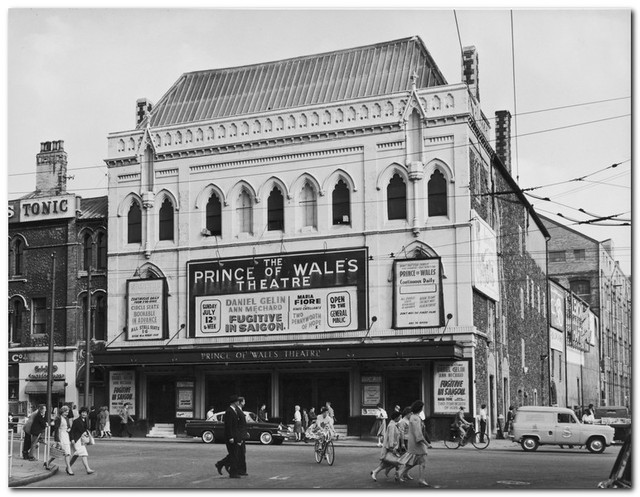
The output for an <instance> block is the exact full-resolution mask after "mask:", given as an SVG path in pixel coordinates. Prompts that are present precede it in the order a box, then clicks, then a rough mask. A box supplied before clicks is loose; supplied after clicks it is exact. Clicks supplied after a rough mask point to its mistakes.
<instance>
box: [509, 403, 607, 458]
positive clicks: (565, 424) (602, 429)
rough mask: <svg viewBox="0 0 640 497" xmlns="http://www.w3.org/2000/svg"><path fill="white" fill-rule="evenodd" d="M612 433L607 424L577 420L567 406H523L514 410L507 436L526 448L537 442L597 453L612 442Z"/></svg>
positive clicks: (535, 445) (535, 444)
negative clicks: (576, 447)
mask: <svg viewBox="0 0 640 497" xmlns="http://www.w3.org/2000/svg"><path fill="white" fill-rule="evenodd" d="M613 435H614V429H613V428H611V427H610V426H604V425H596V424H583V423H581V422H580V421H579V420H578V418H577V417H576V414H575V413H574V412H573V411H572V410H571V409H567V408H564V407H539V406H523V407H519V408H518V410H517V411H516V416H515V420H514V422H513V429H512V431H511V434H510V435H509V436H510V437H511V438H512V439H513V441H514V442H518V443H520V445H521V446H522V450H524V451H527V452H532V451H534V450H536V449H537V448H538V446H540V445H569V446H579V447H582V446H586V447H587V449H588V450H589V452H593V453H596V454H599V453H601V452H604V449H605V448H606V447H607V446H609V445H611V444H612V443H613Z"/></svg>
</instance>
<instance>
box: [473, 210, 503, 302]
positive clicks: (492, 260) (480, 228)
mask: <svg viewBox="0 0 640 497" xmlns="http://www.w3.org/2000/svg"><path fill="white" fill-rule="evenodd" d="M471 214H472V218H473V220H474V222H473V224H472V231H471V238H472V247H473V249H472V264H471V269H472V275H473V286H474V288H475V289H476V290H478V291H479V292H481V293H483V294H484V295H486V296H487V297H489V298H490V299H492V300H494V301H496V302H497V301H498V300H500V284H499V281H498V249H497V243H496V233H495V231H493V229H491V226H489V225H488V224H487V223H486V222H485V221H484V220H483V219H482V218H481V217H480V216H479V215H478V213H477V212H475V211H472V213H471Z"/></svg>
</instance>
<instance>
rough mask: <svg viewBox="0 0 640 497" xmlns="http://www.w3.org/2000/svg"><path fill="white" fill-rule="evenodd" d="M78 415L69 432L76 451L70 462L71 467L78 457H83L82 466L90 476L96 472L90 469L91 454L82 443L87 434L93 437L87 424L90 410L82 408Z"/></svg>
mask: <svg viewBox="0 0 640 497" xmlns="http://www.w3.org/2000/svg"><path fill="white" fill-rule="evenodd" d="M78 414H79V415H78V417H77V418H76V419H74V420H73V424H72V425H71V431H70V432H69V438H70V440H71V442H72V443H73V448H74V451H75V452H74V453H73V457H72V458H71V461H70V462H69V466H72V465H73V463H74V462H75V461H76V459H78V457H81V458H82V464H83V465H84V468H85V469H86V470H87V474H88V475H90V474H91V473H95V471H94V470H92V469H91V468H90V467H89V453H88V452H87V446H86V445H85V443H84V442H83V441H82V438H83V435H85V433H86V434H87V435H88V436H91V435H90V433H89V426H88V424H87V416H88V414H89V409H87V408H86V407H81V408H80V411H79V413H78Z"/></svg>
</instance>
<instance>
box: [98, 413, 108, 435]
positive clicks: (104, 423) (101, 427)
mask: <svg viewBox="0 0 640 497" xmlns="http://www.w3.org/2000/svg"><path fill="white" fill-rule="evenodd" d="M110 415H111V413H110V412H109V408H108V407H107V406H103V407H101V408H100V412H98V431H99V434H98V436H99V437H100V438H104V437H109V438H111V421H110V420H109V416H110Z"/></svg>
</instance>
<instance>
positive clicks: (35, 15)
mask: <svg viewBox="0 0 640 497" xmlns="http://www.w3.org/2000/svg"><path fill="white" fill-rule="evenodd" d="M266 5H268V4H266ZM342 5H349V3H348V2H347V3H343V4H342ZM16 7H19V5H18V6H16ZM294 8H295V7H289V8H282V9H276V8H274V7H271V8H268V9H264V10H256V9H255V8H254V9H252V8H242V9H239V10H234V9H231V8H221V7H217V8H189V9H175V8H168V7H167V8H159V9H136V8H127V9H122V8H117V9H106V10H104V9H102V10H101V9H93V8H83V9H78V8H73V9H68V8H65V9H63V8H56V9H42V8H31V9H24V8H12V9H8V10H7V24H8V28H7V67H8V77H7V82H6V84H7V96H8V99H7V133H6V139H7V144H6V145H7V156H6V159H7V164H8V166H7V173H8V181H7V187H6V194H7V196H8V199H13V198H17V197H20V196H22V195H24V194H26V193H28V192H31V191H33V190H34V189H35V156H36V154H37V153H38V152H39V150H40V143H41V142H44V141H51V140H64V142H65V150H66V151H67V154H68V160H69V166H68V174H69V175H71V176H73V179H71V180H69V182H68V190H69V191H71V192H74V193H77V194H79V195H81V196H83V197H93V196H100V195H106V193H107V192H106V186H107V176H106V174H107V168H106V166H105V163H104V160H105V159H106V158H107V135H108V134H109V133H112V132H117V131H125V130H130V129H132V128H133V127H134V126H135V104H136V100H137V99H139V98H141V97H147V98H149V99H150V100H151V101H152V102H158V101H159V100H160V98H161V97H162V96H163V95H164V93H165V92H166V91H167V90H169V88H170V87H171V85H173V83H174V82H175V81H176V80H177V79H178V78H179V77H180V75H181V74H183V73H185V72H191V71H196V70H204V69H216V68H224V67H233V66H240V65H246V64H254V63H260V62H268V61H272V60H279V59H284V58H289V57H297V56H302V55H309V54H314V53H321V52H327V51H333V50H339V49H346V48H351V47H356V46H361V45H368V44H372V43H378V42H384V41H390V40H395V39H398V38H404V37H408V36H414V35H417V36H420V37H421V38H422V40H423V41H424V42H425V44H426V46H427V49H428V50H429V52H430V53H431V55H432V56H433V58H434V60H435V62H436V64H437V65H438V67H439V68H440V70H441V72H442V73H443V74H444V76H445V78H446V80H447V82H448V83H451V84H454V83H459V82H460V81H461V55H460V53H461V49H460V47H461V45H462V46H465V47H466V46H469V45H474V46H475V47H476V49H477V51H478V55H479V66H478V69H479V85H480V104H481V108H482V110H483V112H484V114H485V116H486V117H487V118H488V119H489V120H490V122H491V124H492V125H493V117H494V114H495V112H496V111H498V110H508V111H509V112H510V113H511V114H512V115H513V118H512V135H513V137H512V164H513V166H512V167H513V173H514V176H516V177H517V180H518V183H519V184H520V186H521V187H522V188H533V187H539V186H544V185H548V184H550V183H560V184H557V185H555V186H547V187H544V188H537V189H535V190H531V191H530V193H531V194H535V195H537V196H539V197H543V198H544V197H547V198H549V199H550V200H548V201H547V200H538V199H536V198H533V197H530V201H531V202H532V204H533V205H534V207H535V208H536V210H537V211H538V212H539V213H540V214H543V215H547V216H549V217H552V218H553V219H559V218H557V217H556V215H555V214H557V213H562V214H563V215H564V216H565V217H566V218H571V219H573V220H577V221H582V220H587V219H589V217H588V216H586V215H585V214H583V213H581V212H579V211H578V209H584V210H586V211H588V212H589V213H592V214H596V215H598V216H612V215H619V218H620V219H626V220H629V219H630V218H631V150H632V149H631V140H632V134H631V133H632V128H631V122H632V121H631V112H632V104H631V94H632V82H631V76H632V36H631V35H632V31H631V17H632V11H631V10H629V9H628V8H617V9H610V10H603V9H596V8H593V7H585V8H578V7H571V8H568V9H565V10H559V9H552V8H550V7H546V8H540V9H537V10H525V9H524V8H515V9H514V10H513V11H509V10H506V9H507V7H502V8H500V7H498V8H493V9H489V8H475V9H472V8H470V7H466V8H458V7H456V8H455V10H454V9H453V8H452V7H450V8H443V7H440V8H430V9H416V8H411V9H409V8H399V7H398V8H389V7H385V8H383V6H381V5H380V4H378V5H377V6H375V5H374V7H371V8H366V7H361V6H355V7H353V8H348V9H344V8H343V9H336V8H335V7H333V10H332V9H328V8H324V9H305V10H294ZM492 139H493V132H492ZM613 164H619V165H618V166H617V167H615V168H613V167H611V166H612V165H613ZM591 173H595V174H593V175H591ZM585 175H589V176H588V177H587V178H585V179H584V180H582V181H569V180H573V179H576V178H580V177H583V176H585ZM561 221H562V220H561ZM562 222H564V223H565V224H571V221H568V220H566V219H565V220H564V221H562ZM609 224H620V222H617V223H612V222H609ZM572 227H573V228H575V229H577V230H579V231H581V232H583V233H584V234H586V235H588V236H590V237H593V238H595V239H597V240H605V239H609V238H610V239H612V240H613V244H614V247H615V252H614V257H615V259H616V260H618V261H619V262H620V265H621V267H622V269H623V271H624V272H625V273H626V274H630V273H631V228H630V226H592V225H584V224H580V225H576V224H572Z"/></svg>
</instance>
